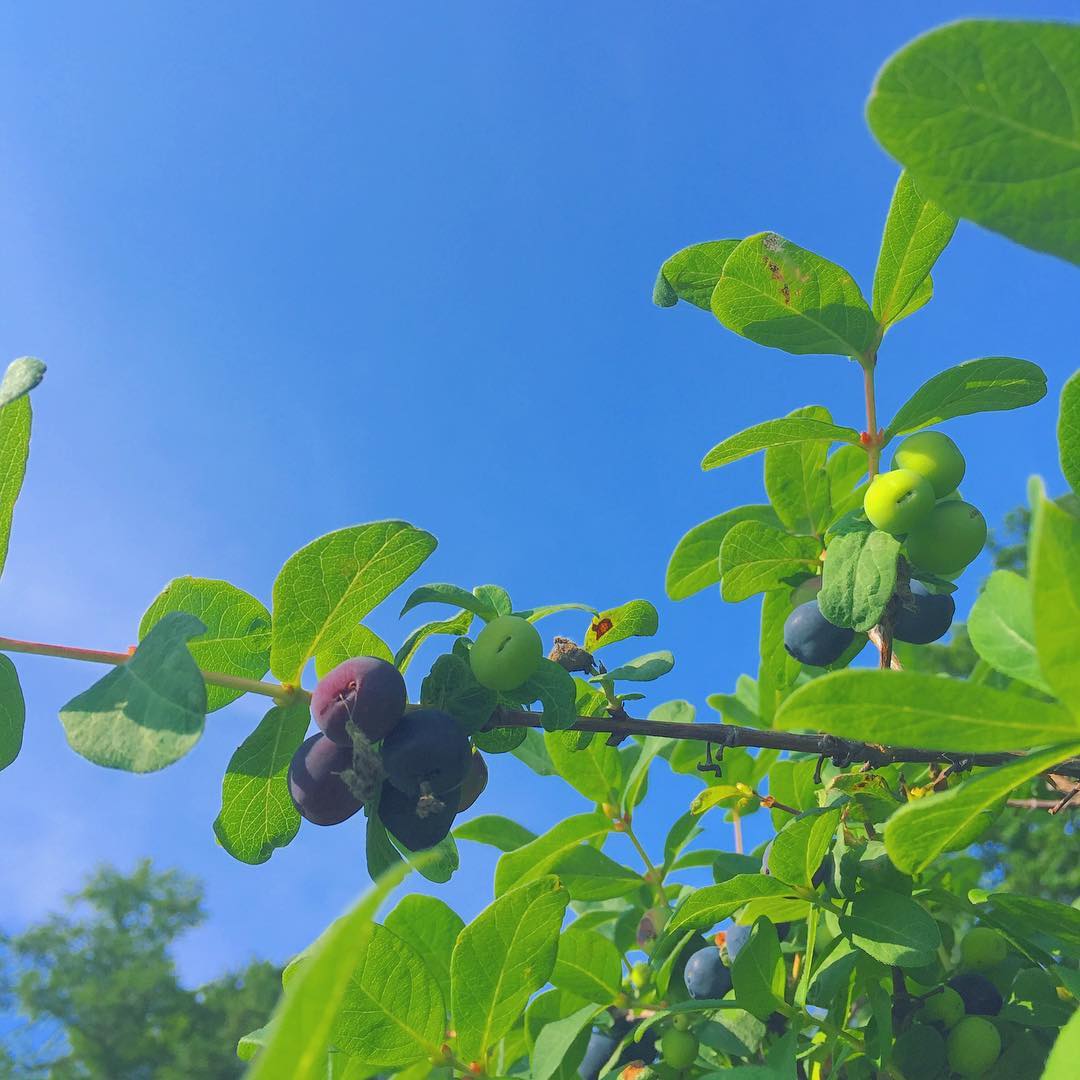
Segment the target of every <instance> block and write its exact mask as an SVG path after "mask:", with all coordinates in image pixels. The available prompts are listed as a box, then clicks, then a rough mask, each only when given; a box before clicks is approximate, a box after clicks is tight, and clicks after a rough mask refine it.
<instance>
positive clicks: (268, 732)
mask: <svg viewBox="0 0 1080 1080" xmlns="http://www.w3.org/2000/svg"><path fill="white" fill-rule="evenodd" d="M310 723H311V713H310V711H309V709H308V703H307V701H301V702H298V703H296V704H293V705H289V706H282V705H275V706H274V707H273V708H272V709H270V710H269V712H267V714H266V715H265V716H264V717H263V718H262V720H260V721H259V726H258V727H257V728H256V729H255V730H254V731H253V732H252V733H251V734H250V735H249V736H248V737H247V738H246V739H245V740H244V741H243V742H242V743H241V744H240V746H239V747H238V748H237V749H236V751H235V753H234V754H233V756H232V757H231V758H230V759H229V767H228V769H226V771H225V779H224V780H223V781H222V784H221V812H220V813H219V814H218V816H217V820H216V821H215V822H214V833H215V835H216V836H217V838H218V840H219V841H220V843H221V846H222V847H223V848H224V849H225V850H226V851H227V852H228V853H229V854H230V855H231V856H232V857H233V858H234V859H239V860H240V861H241V862H245V863H251V864H257V863H264V862H266V860H267V859H269V858H270V856H271V855H273V854H274V849H275V848H280V847H285V845H286V844H288V843H290V842H291V841H292V839H293V837H294V836H296V833H297V831H298V830H299V828H300V814H299V813H298V812H297V809H296V807H295V806H294V805H293V801H292V798H291V796H290V795H289V782H288V772H289V762H291V761H292V758H293V754H295V753H296V750H297V747H299V745H300V744H301V743H302V742H303V741H304V735H305V734H306V733H307V729H308V725H309V724H310Z"/></svg>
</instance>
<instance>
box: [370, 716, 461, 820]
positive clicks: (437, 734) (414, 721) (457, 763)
mask: <svg viewBox="0 0 1080 1080" xmlns="http://www.w3.org/2000/svg"><path fill="white" fill-rule="evenodd" d="M471 757H472V747H471V746H470V745H469V737H468V736H467V735H466V734H465V732H464V731H463V730H462V727H461V725H460V724H459V723H458V722H457V721H456V720H455V719H454V718H453V717H452V716H450V715H449V714H448V713H444V712H440V711H439V710H438V709H417V710H416V711H415V712H410V713H406V714H405V715H404V716H403V717H402V719H401V721H400V723H399V724H398V725H397V726H396V727H395V728H394V730H393V731H391V732H390V734H389V735H387V736H386V738H385V739H384V740H383V744H382V762H383V768H384V769H385V770H386V778H387V780H389V781H390V783H391V784H393V786H394V787H396V788H397V789H398V790H399V791H401V792H402V793H403V794H405V795H411V796H413V797H414V798H415V797H416V796H418V795H422V794H425V793H428V794H434V795H442V794H445V793H446V792H448V791H450V789H451V788H456V787H459V786H460V785H461V782H462V781H463V780H464V779H465V775H466V773H468V771H469V765H470V759H471ZM455 809H456V807H455Z"/></svg>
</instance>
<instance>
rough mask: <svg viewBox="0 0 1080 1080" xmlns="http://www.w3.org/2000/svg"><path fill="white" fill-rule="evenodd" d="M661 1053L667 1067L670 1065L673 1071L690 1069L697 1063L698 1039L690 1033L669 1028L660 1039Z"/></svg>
mask: <svg viewBox="0 0 1080 1080" xmlns="http://www.w3.org/2000/svg"><path fill="white" fill-rule="evenodd" d="M660 1053H661V1055H662V1056H663V1058H664V1064H665V1065H670V1066H671V1067H672V1068H673V1069H688V1068H689V1067H690V1066H691V1065H693V1064H694V1062H695V1061H697V1054H698V1041H697V1037H696V1036H694V1035H691V1034H690V1032H689V1031H679V1029H678V1028H674V1027H673V1028H668V1030H667V1031H665V1032H664V1034H663V1035H662V1036H661V1037H660Z"/></svg>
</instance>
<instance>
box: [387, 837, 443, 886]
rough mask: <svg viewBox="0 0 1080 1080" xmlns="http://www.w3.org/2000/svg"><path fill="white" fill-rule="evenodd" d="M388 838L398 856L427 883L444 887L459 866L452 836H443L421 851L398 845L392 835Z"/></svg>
mask: <svg viewBox="0 0 1080 1080" xmlns="http://www.w3.org/2000/svg"><path fill="white" fill-rule="evenodd" d="M388 836H389V840H390V842H391V843H392V844H393V845H394V848H395V849H396V850H397V852H398V854H399V855H401V857H402V858H403V859H404V860H405V861H406V862H407V863H410V864H411V865H412V867H413V869H415V870H418V871H419V872H420V873H421V874H423V876H424V877H426V878H427V879H428V881H434V882H435V884H436V885H445V884H446V883H447V882H448V881H449V880H450V879H451V878H452V877H453V876H454V874H455V873H456V872H457V869H458V867H459V866H461V857H460V856H459V855H458V849H457V841H455V840H454V838H453V837H452V836H444V837H443V838H442V839H441V840H440V841H439V842H438V843H437V844H434V845H433V846H432V847H429V848H424V850H423V851H410V850H409V849H408V848H407V847H406V846H405V845H404V844H401V843H399V842H398V839H397V837H395V836H394V835H393V834H392V833H390V834H388Z"/></svg>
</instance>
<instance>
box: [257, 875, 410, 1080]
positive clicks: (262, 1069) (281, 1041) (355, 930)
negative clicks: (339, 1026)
mask: <svg viewBox="0 0 1080 1080" xmlns="http://www.w3.org/2000/svg"><path fill="white" fill-rule="evenodd" d="M408 872H409V867H408V866H406V865H405V864H404V863H402V864H399V865H398V866H397V867H395V868H394V869H393V870H391V871H390V872H388V873H387V874H386V875H385V876H384V877H381V878H380V879H379V880H378V881H377V882H376V883H375V885H373V886H372V888H371V889H369V890H368V892H367V893H365V894H364V896H363V897H361V899H360V900H359V901H358V902H357V904H356V905H355V906H354V907H353V908H352V910H351V911H349V912H348V913H347V914H346V915H344V916H342V917H341V918H340V919H338V920H337V921H336V922H333V923H331V924H330V926H329V927H328V928H327V929H326V930H325V931H324V932H323V934H322V936H321V937H320V938H319V940H318V941H317V942H315V944H314V945H312V946H311V948H310V949H309V950H308V952H307V957H306V960H305V962H304V963H303V964H302V965H300V969H299V971H298V972H297V974H296V975H295V976H294V977H293V978H292V979H291V980H290V981H289V985H288V988H287V990H286V991H285V993H284V995H283V996H282V998H281V1000H280V1001H279V1003H278V1006H277V1008H276V1009H275V1010H274V1015H273V1018H272V1019H271V1021H270V1023H269V1024H268V1025H267V1030H269V1032H270V1038H269V1040H268V1041H267V1043H266V1045H265V1047H264V1049H263V1051H262V1053H261V1054H259V1056H258V1057H257V1058H256V1059H255V1063H254V1065H253V1066H252V1068H251V1070H250V1072H249V1073H248V1074H247V1078H246V1080H284V1078H285V1077H288V1078H289V1080H325V1077H326V1055H327V1051H328V1049H329V1046H330V1033H331V1030H332V1028H333V1026H334V1022H335V1020H336V1019H337V1014H338V1010H339V1009H340V1007H341V1003H342V1000H343V999H344V997H345V993H346V990H347V988H348V986H349V983H350V981H351V979H352V977H353V974H354V973H355V971H356V969H357V967H358V966H359V965H360V964H361V963H362V960H363V956H364V953H365V951H366V950H367V948H368V945H369V944H370V942H371V938H372V936H373V932H374V925H373V923H372V921H371V920H372V919H373V918H374V917H375V914H376V912H377V911H378V909H379V907H380V905H381V904H382V903H383V902H384V901H385V900H386V898H387V897H388V896H389V895H390V893H391V892H393V890H394V889H395V888H397V886H398V885H399V884H400V883H401V882H402V881H403V880H404V878H405V876H406V875H407V874H408Z"/></svg>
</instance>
